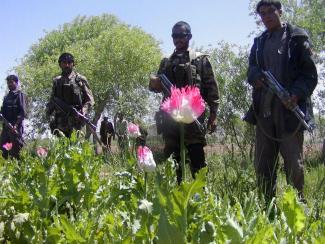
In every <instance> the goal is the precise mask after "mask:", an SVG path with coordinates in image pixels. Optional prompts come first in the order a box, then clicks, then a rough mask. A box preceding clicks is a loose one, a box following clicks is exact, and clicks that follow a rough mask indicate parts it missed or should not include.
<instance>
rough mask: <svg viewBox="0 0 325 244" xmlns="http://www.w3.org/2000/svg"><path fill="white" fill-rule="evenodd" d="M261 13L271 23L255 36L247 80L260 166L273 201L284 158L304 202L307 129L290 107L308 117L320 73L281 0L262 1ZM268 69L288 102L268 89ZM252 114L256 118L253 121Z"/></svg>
mask: <svg viewBox="0 0 325 244" xmlns="http://www.w3.org/2000/svg"><path fill="white" fill-rule="evenodd" d="M256 12H257V13H258V15H259V16H260V17H261V20H262V22H263V24H264V25H265V27H266V31H264V32H263V33H262V34H261V35H260V36H259V37H257V38H255V40H254V44H253V46H252V49H251V53H250V56H249V69H248V82H249V84H250V85H252V86H253V106H252V107H251V112H252V114H253V116H247V118H250V119H251V120H250V121H249V122H255V123H256V138H255V139H256V141H255V143H256V144H255V162H254V163H255V170H256V175H257V182H258V186H259V188H260V190H261V191H262V193H263V194H264V196H265V199H266V201H267V202H269V201H270V200H271V199H272V198H273V197H275V194H276V179H277V168H278V167H277V166H278V165H277V157H278V153H279V152H280V154H281V155H282V157H283V159H284V169H285V173H286V177H287V182H288V183H290V184H292V185H293V186H294V187H295V188H296V189H297V190H298V194H299V196H300V198H301V199H302V200H303V186H304V167H303V156H302V154H303V136H304V135H303V128H302V126H301V124H300V122H299V120H298V119H297V118H296V117H295V116H294V114H293V113H292V112H291V111H290V109H292V108H293V107H295V106H296V105H298V106H299V107H300V109H301V110H302V111H303V112H304V113H305V114H306V119H307V120H308V117H309V115H310V114H311V112H310V111H311V107H310V96H311V95H312V93H313V91H314V89H315V87H316V84H317V71H316V67H315V63H314V61H313V60H312V53H311V49H310V46H309V45H310V44H309V40H308V35H307V33H306V32H305V31H304V30H303V29H300V28H298V27H295V26H292V25H290V24H288V23H286V24H284V23H281V15H282V10H281V3H280V2H279V1H274V0H262V1H260V2H259V3H258V4H257V6H256ZM263 70H264V71H265V70H268V71H270V72H271V73H272V74H273V76H274V77H275V78H276V79H277V80H278V81H279V82H280V83H281V85H282V86H283V87H284V88H285V89H286V90H287V91H288V92H289V93H290V96H291V97H290V98H289V99H287V100H286V101H282V102H281V101H280V99H279V98H278V97H277V96H276V95H274V94H273V93H272V92H271V91H270V90H268V89H266V88H264V85H263V79H265V77H264V75H263V74H262V71H263ZM252 118H253V119H252Z"/></svg>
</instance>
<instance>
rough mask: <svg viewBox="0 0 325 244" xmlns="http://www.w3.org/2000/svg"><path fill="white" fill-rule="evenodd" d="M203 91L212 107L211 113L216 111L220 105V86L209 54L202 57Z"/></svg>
mask: <svg viewBox="0 0 325 244" xmlns="http://www.w3.org/2000/svg"><path fill="white" fill-rule="evenodd" d="M200 62H201V66H202V70H201V82H202V84H201V93H202V97H203V99H204V100H205V101H206V103H207V104H208V106H209V108H210V113H216V112H217V110H218V107H219V87H218V82H217V80H216V79H215V76H214V72H213V68H212V65H211V63H210V61H209V59H208V56H204V57H202V59H201V61H200Z"/></svg>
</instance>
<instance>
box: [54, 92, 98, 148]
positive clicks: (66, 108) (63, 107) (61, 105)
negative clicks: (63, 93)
mask: <svg viewBox="0 0 325 244" xmlns="http://www.w3.org/2000/svg"><path fill="white" fill-rule="evenodd" d="M52 101H53V103H54V105H55V107H57V108H58V109H59V110H60V111H62V112H63V113H65V114H66V115H70V114H71V115H72V116H74V117H75V118H77V119H78V120H79V121H81V122H83V123H85V124H86V125H87V126H88V128H89V129H90V131H91V133H92V134H93V136H94V138H95V139H96V140H97V141H98V143H99V144H100V145H102V142H101V140H100V139H99V137H98V135H97V133H96V129H97V127H96V125H94V124H93V123H92V122H91V121H90V119H89V118H87V117H86V116H85V115H83V114H82V113H80V112H79V111H78V110H77V109H76V108H75V107H73V106H72V105H69V104H66V103H65V102H64V101H62V100H61V99H60V98H58V97H54V99H53V100H52Z"/></svg>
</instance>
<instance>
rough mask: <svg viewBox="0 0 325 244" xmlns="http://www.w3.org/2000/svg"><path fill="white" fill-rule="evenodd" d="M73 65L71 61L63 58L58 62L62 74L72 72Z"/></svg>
mask: <svg viewBox="0 0 325 244" xmlns="http://www.w3.org/2000/svg"><path fill="white" fill-rule="evenodd" d="M73 65H74V64H73V62H71V61H67V60H64V61H62V62H61V63H60V67H61V69H62V72H63V73H64V74H70V73H71V72H72V68H73Z"/></svg>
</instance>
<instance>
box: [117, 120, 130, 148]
mask: <svg viewBox="0 0 325 244" xmlns="http://www.w3.org/2000/svg"><path fill="white" fill-rule="evenodd" d="M115 133H116V135H117V142H118V145H119V148H120V152H125V151H127V149H128V146H129V139H128V122H127V121H126V120H125V119H118V120H117V121H116V128H115Z"/></svg>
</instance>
